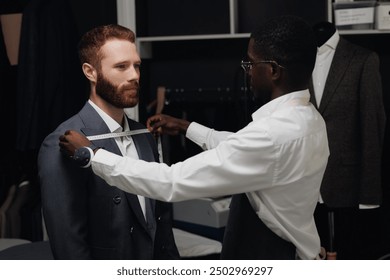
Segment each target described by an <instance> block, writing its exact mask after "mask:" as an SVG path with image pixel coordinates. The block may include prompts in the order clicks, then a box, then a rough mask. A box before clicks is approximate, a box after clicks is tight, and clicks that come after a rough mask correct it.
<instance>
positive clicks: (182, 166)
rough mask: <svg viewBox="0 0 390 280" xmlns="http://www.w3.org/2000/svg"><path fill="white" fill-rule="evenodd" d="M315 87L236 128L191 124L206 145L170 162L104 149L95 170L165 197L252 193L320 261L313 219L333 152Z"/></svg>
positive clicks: (279, 227)
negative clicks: (312, 98)
mask: <svg viewBox="0 0 390 280" xmlns="http://www.w3.org/2000/svg"><path fill="white" fill-rule="evenodd" d="M309 98H310V95H309V91H308V90H304V91H298V92H293V93H289V94H286V95H284V96H281V97H279V98H276V99H274V100H272V101H271V102H269V103H267V104H266V105H264V106H263V107H261V108H260V109H258V110H257V111H256V112H255V113H254V114H253V115H252V117H253V121H252V122H251V123H249V124H248V125H247V126H246V127H245V128H243V129H241V130H240V131H238V132H237V133H228V132H218V131H215V130H212V129H209V128H206V127H204V126H201V125H199V124H197V123H191V125H190V126H189V128H188V131H187V137H189V138H190V139H192V140H194V142H196V143H197V144H198V145H200V146H202V147H203V148H206V149H208V150H206V151H204V152H202V153H200V154H197V155H195V156H193V157H191V158H188V159H187V160H185V161H183V162H179V163H176V164H173V165H171V166H168V165H166V164H159V163H148V162H145V161H141V160H138V161H137V160H134V159H131V158H126V157H120V156H117V155H115V154H112V153H109V152H107V151H105V150H103V149H100V150H98V151H97V153H96V155H95V157H94V158H93V159H92V169H93V171H94V172H95V173H96V174H97V175H99V176H101V177H102V178H103V179H104V180H106V181H107V182H108V184H110V185H115V186H117V187H119V188H121V189H123V190H124V191H128V192H132V193H137V194H141V195H144V196H148V197H153V198H156V199H159V200H163V201H181V200H188V199H193V198H200V197H215V196H222V195H228V194H237V193H244V192H245V193H247V196H248V198H249V201H250V202H251V205H252V207H253V208H254V210H255V211H256V213H257V215H258V216H259V217H260V218H261V220H262V221H263V222H264V223H265V224H266V225H267V226H268V227H269V228H270V229H271V230H273V231H274V232H275V233H276V234H277V235H279V236H280V237H282V238H283V239H285V240H288V241H290V242H292V243H293V244H294V245H295V246H296V248H297V255H298V257H299V258H301V259H314V258H315V257H316V256H317V254H318V253H319V252H320V239H319V236H318V233H317V229H316V225H315V222H314V218H313V212H314V209H315V207H316V204H317V201H318V197H319V189H320V184H321V180H322V176H323V173H324V171H325V167H326V164H327V160H328V156H329V148H328V141H327V134H326V128H325V123H324V120H323V118H322V117H321V115H320V114H319V113H318V112H317V110H316V109H315V108H314V106H313V105H312V104H311V103H310V102H309Z"/></svg>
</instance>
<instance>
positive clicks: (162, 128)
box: [146, 114, 190, 135]
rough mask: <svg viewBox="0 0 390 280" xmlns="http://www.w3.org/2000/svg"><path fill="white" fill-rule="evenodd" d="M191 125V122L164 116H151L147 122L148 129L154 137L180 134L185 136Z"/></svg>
mask: <svg viewBox="0 0 390 280" xmlns="http://www.w3.org/2000/svg"><path fill="white" fill-rule="evenodd" d="M189 125H190V122H189V121H186V120H183V119H177V118H174V117H171V116H168V115H163V114H157V115H154V116H151V117H150V118H149V119H148V120H147V121H146V127H147V128H148V129H149V131H150V132H151V133H153V134H154V135H161V134H168V135H178V134H179V133H182V134H185V133H186V132H187V128H188V126H189Z"/></svg>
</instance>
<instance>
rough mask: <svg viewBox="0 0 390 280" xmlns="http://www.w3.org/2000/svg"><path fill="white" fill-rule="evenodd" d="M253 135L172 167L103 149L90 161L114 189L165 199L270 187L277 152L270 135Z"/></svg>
mask: <svg viewBox="0 0 390 280" xmlns="http://www.w3.org/2000/svg"><path fill="white" fill-rule="evenodd" d="M253 133H256V132H254V131H253V130H251V129H247V130H246V132H242V131H241V133H240V134H241V135H237V133H235V134H233V135H232V136H231V137H229V138H228V139H227V140H226V141H222V142H220V144H219V145H218V146H217V147H216V148H214V149H211V150H207V151H204V152H202V153H199V154H197V155H195V156H193V157H191V158H188V159H187V160H185V161H183V162H179V163H176V164H172V165H171V166H168V165H166V164H163V163H161V164H160V163H154V162H145V161H142V160H134V159H131V158H128V157H122V156H118V155H115V154H112V153H110V152H107V151H105V150H103V149H100V150H98V151H97V152H96V154H95V157H94V158H93V160H92V169H93V171H94V172H95V174H97V175H98V176H100V177H102V178H103V179H104V180H105V181H106V182H107V183H108V184H110V185H112V186H116V187H118V188H119V189H122V190H124V191H126V192H130V193H134V194H138V195H143V196H146V197H151V198H155V199H159V200H162V201H182V200H187V199H194V198H201V197H216V196H223V195H230V194H236V193H243V192H250V191H255V190H258V189H260V188H262V187H263V188H264V187H265V186H266V187H271V186H272V178H273V172H274V170H275V167H274V163H275V158H274V156H275V153H274V148H273V143H272V141H270V139H269V137H267V135H266V134H264V135H263V137H262V138H261V137H260V135H258V136H257V137H251V136H252V135H253ZM243 134H246V136H245V135H244V136H243ZM257 134H258V133H257ZM206 138H207V137H206ZM245 139H248V141H246V140H245ZM259 149H260V150H261V151H262V152H259Z"/></svg>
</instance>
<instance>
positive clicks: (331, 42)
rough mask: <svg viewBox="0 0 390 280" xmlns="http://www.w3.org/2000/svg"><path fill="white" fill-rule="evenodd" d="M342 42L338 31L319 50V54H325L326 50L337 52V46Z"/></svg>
mask: <svg viewBox="0 0 390 280" xmlns="http://www.w3.org/2000/svg"><path fill="white" fill-rule="evenodd" d="M339 41H340V34H339V32H338V31H337V30H336V31H335V33H334V34H333V35H332V37H330V38H329V39H328V41H326V42H325V43H324V44H323V45H322V46H320V47H319V48H318V53H320V54H321V53H324V52H325V51H326V50H329V49H332V50H336V47H337V44H338V43H339Z"/></svg>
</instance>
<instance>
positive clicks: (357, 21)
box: [333, 1, 377, 30]
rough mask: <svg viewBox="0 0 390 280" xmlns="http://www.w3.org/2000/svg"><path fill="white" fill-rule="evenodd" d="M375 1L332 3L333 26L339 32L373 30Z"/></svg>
mask: <svg viewBox="0 0 390 280" xmlns="http://www.w3.org/2000/svg"><path fill="white" fill-rule="evenodd" d="M376 5H377V1H354V2H350V1H348V2H337V3H333V8H334V16H335V25H336V27H337V29H339V30H351V29H358V30H359V29H363V30H365V29H374V26H375V25H374V19H375V17H374V14H375V6H376Z"/></svg>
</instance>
